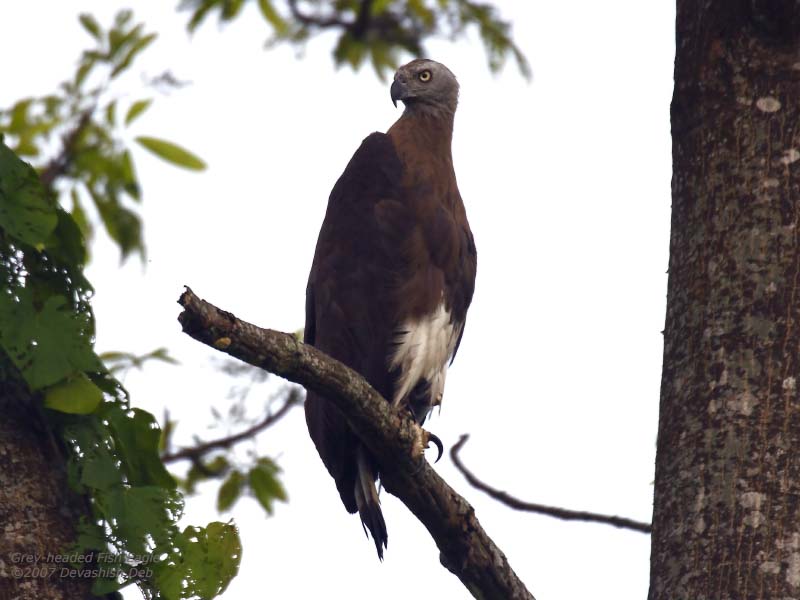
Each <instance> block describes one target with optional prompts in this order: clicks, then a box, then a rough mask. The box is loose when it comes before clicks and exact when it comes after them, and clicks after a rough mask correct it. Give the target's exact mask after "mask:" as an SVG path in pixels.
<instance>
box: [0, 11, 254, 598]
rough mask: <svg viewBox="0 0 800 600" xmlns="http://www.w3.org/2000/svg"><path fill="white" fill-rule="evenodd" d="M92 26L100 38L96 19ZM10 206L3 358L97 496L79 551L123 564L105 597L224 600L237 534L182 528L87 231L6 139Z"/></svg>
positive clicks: (81, 487) (76, 473) (0, 290)
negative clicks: (89, 256) (107, 343)
mask: <svg viewBox="0 0 800 600" xmlns="http://www.w3.org/2000/svg"><path fill="white" fill-rule="evenodd" d="M84 26H86V27H87V28H90V29H92V30H94V29H95V27H94V24H93V22H92V21H91V20H88V19H85V21H84ZM98 31H99V29H98ZM0 206H2V207H3V210H2V213H0V352H2V353H3V354H4V355H5V356H4V357H3V358H4V362H6V360H7V361H10V362H11V363H12V364H13V365H15V367H16V368H17V369H18V371H19V373H20V375H21V376H22V378H23V379H24V381H25V383H26V384H27V385H28V387H29V388H30V390H31V392H36V391H41V392H42V396H43V400H44V406H45V407H47V408H49V409H51V411H50V412H49V413H48V414H49V415H50V417H51V420H52V424H53V426H54V427H55V428H56V429H57V431H58V432H59V434H60V435H61V438H62V440H63V442H64V445H65V446H66V447H67V448H68V449H69V450H70V457H69V462H68V475H69V482H70V484H71V485H72V486H73V487H74V488H75V489H76V490H77V491H78V492H80V493H82V494H85V495H86V496H87V497H88V499H89V503H90V507H91V511H92V518H91V519H87V520H85V521H84V522H82V523H81V525H80V535H79V538H78V540H77V545H76V547H75V548H74V549H73V550H74V551H86V550H99V551H102V552H109V550H111V553H112V555H113V556H114V560H113V561H110V566H109V568H111V569H116V574H115V576H112V577H109V578H106V579H98V580H97V581H96V582H95V583H94V586H93V591H94V592H95V593H98V594H101V593H107V592H110V591H113V590H116V589H118V588H119V587H121V586H122V585H125V584H127V583H130V582H132V581H135V582H136V583H137V584H138V585H139V586H140V588H141V589H142V591H143V592H144V593H145V595H146V596H147V597H148V598H153V599H156V598H163V599H165V600H172V599H176V600H177V599H178V598H189V597H193V598H194V597H201V598H212V597H213V596H214V595H216V594H219V593H220V592H221V591H222V590H224V589H225V588H226V587H227V585H228V583H229V582H230V579H231V578H232V577H233V576H234V575H235V574H236V572H237V569H238V564H239V559H240V556H241V548H240V545H239V539H238V533H237V531H236V528H235V527H234V526H233V525H231V524H225V523H211V524H209V525H208V526H207V527H205V528H198V527H190V528H187V529H185V530H184V531H180V530H179V529H178V527H177V521H178V519H179V518H180V516H181V513H182V510H183V498H182V497H181V494H180V493H179V492H178V490H177V486H176V482H175V480H174V479H173V478H172V476H171V475H170V474H169V472H167V470H166V469H165V468H164V465H163V463H162V462H161V459H160V458H159V451H160V444H161V432H160V430H159V428H158V426H157V424H156V422H155V419H154V418H153V416H152V415H150V414H149V413H147V412H145V411H142V410H139V409H131V407H130V406H129V404H128V398H127V393H126V392H125V390H124V388H123V387H122V386H121V385H120V384H119V382H118V381H117V380H116V379H115V378H114V377H113V375H112V374H111V373H110V372H109V371H107V370H106V368H105V366H104V365H103V363H102V362H101V361H100V359H99V357H98V356H97V355H96V354H95V352H94V348H93V342H94V317H93V315H92V311H91V307H90V305H89V299H90V297H91V293H92V288H91V286H90V285H89V283H88V281H87V280H86V279H85V277H84V276H83V263H84V261H85V257H86V251H85V248H84V245H83V239H82V237H81V235H80V231H79V229H78V227H77V225H76V224H75V223H74V221H73V219H72V218H71V217H70V216H69V215H68V214H67V213H65V212H64V211H63V210H62V209H61V208H60V207H59V206H58V203H57V202H56V200H55V199H54V198H53V196H52V195H51V194H49V193H48V191H47V190H46V189H45V188H44V187H43V186H42V185H41V184H40V183H39V182H38V180H37V178H36V174H35V171H34V170H33V168H32V167H31V166H30V165H27V164H25V163H24V162H22V160H20V159H19V158H18V157H17V156H16V155H15V154H14V153H13V152H12V151H11V150H10V149H9V148H8V147H7V146H6V145H5V144H4V142H3V140H2V136H0ZM143 557H156V558H158V559H160V560H156V561H155V562H153V563H152V564H149V565H148V566H149V568H150V574H149V576H144V577H143V576H140V575H139V574H134V575H133V576H131V571H130V568H131V567H132V566H137V565H139V564H140V563H141V562H142V561H143Z"/></svg>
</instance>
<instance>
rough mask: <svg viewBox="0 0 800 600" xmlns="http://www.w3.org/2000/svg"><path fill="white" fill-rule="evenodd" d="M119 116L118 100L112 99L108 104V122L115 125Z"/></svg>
mask: <svg viewBox="0 0 800 600" xmlns="http://www.w3.org/2000/svg"><path fill="white" fill-rule="evenodd" d="M116 116H117V101H116V100H112V101H111V102H109V103H108V104H107V105H106V123H108V124H109V125H111V126H112V127H113V126H114V124H115V122H116Z"/></svg>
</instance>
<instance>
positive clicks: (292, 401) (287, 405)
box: [161, 388, 301, 463]
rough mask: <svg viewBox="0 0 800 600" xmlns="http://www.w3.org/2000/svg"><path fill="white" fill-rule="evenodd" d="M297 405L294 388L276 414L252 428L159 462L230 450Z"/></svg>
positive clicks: (177, 453)
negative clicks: (213, 451)
mask: <svg viewBox="0 0 800 600" xmlns="http://www.w3.org/2000/svg"><path fill="white" fill-rule="evenodd" d="M299 404H301V401H300V391H299V390H298V389H296V388H294V389H292V390H291V391H290V392H289V396H288V397H287V398H286V401H285V402H284V403H283V406H281V407H280V408H279V409H278V410H277V411H276V412H274V413H270V414H268V415H267V416H266V417H265V418H264V419H262V420H261V421H259V422H258V423H256V424H255V425H253V426H252V427H249V428H247V429H245V430H244V431H241V432H239V433H237V434H234V435H229V436H227V437H224V438H220V439H217V440H212V441H210V442H204V443H202V444H198V445H197V446H192V447H190V448H181V449H180V450H178V451H177V452H172V453H169V454H165V455H163V456H162V457H161V460H162V461H163V462H164V463H171V462H176V461H179V460H195V459H197V458H199V457H201V456H202V455H204V454H206V453H207V452H210V451H211V450H216V449H218V448H230V447H231V446H233V445H234V444H237V443H239V442H241V441H243V440H246V439H249V438H251V437H253V436H255V435H256V434H258V433H261V432H262V431H264V430H265V429H266V428H267V427H269V426H271V425H274V424H275V423H276V422H277V421H278V420H280V419H281V418H282V417H284V416H285V415H286V414H287V413H288V412H289V410H290V409H291V408H292V407H293V406H298V405H299Z"/></svg>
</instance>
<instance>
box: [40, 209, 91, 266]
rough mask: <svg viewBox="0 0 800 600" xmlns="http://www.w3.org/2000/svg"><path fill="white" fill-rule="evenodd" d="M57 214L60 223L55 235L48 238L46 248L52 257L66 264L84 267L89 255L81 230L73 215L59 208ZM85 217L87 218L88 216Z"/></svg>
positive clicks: (54, 232)
mask: <svg viewBox="0 0 800 600" xmlns="http://www.w3.org/2000/svg"><path fill="white" fill-rule="evenodd" d="M78 206H80V205H78ZM73 210H74V208H73ZM56 214H57V216H58V223H57V225H56V228H55V229H54V230H53V233H52V234H51V235H50V237H49V238H47V241H46V242H45V248H46V249H47V250H48V252H49V253H50V254H51V255H52V256H54V257H57V258H59V259H61V261H63V262H64V263H66V264H68V265H71V266H73V267H82V266H83V265H84V264H85V263H86V258H87V255H86V246H85V245H84V243H83V234H82V233H81V229H80V227H79V225H78V223H77V222H76V220H75V219H74V218H73V217H72V215H70V214H69V213H68V212H66V211H65V210H62V209H61V208H59V209H58V211H57V213H56ZM83 217H84V218H86V215H83Z"/></svg>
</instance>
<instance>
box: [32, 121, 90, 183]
mask: <svg viewBox="0 0 800 600" xmlns="http://www.w3.org/2000/svg"><path fill="white" fill-rule="evenodd" d="M93 112H94V107H92V108H90V109H87V110H85V111H84V112H83V113H82V114H81V118H80V119H79V120H78V123H77V124H76V125H75V127H73V128H72V129H71V130H70V131H69V132H67V133H66V134H65V135H64V137H63V138H62V142H63V144H62V146H61V151H60V152H59V153H58V155H56V156H55V157H53V159H52V160H51V161H50V162H49V163H47V166H46V167H45V168H44V169H43V170H42V174H41V175H39V181H41V182H42V185H44V187H45V188H47V189H48V190H49V189H52V187H53V184H54V183H55V181H56V179H58V178H59V177H61V176H62V175H66V174H67V171H68V170H69V167H70V165H71V164H72V160H73V159H74V153H75V143H76V142H77V141H78V138H79V137H80V135H81V134H82V133H83V130H84V129H86V127H87V126H88V125H89V122H90V121H91V119H92V113H93Z"/></svg>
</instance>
